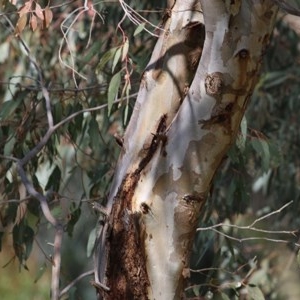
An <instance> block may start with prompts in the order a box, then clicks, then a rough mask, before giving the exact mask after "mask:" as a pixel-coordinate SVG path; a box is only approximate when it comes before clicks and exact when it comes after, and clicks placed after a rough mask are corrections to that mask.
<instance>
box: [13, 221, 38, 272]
mask: <svg viewBox="0 0 300 300" xmlns="http://www.w3.org/2000/svg"><path fill="white" fill-rule="evenodd" d="M33 240H34V231H33V230H32V228H31V227H29V226H27V225H26V224H25V223H24V222H21V223H20V224H16V225H15V226H14V228H13V247H14V250H15V254H16V256H17V257H18V259H19V262H20V264H21V265H23V266H24V267H25V268H26V265H25V261H26V260H27V259H28V257H29V255H30V253H31V250H32V245H33Z"/></svg>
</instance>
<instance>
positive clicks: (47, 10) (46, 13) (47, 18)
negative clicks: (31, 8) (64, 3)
mask: <svg viewBox="0 0 300 300" xmlns="http://www.w3.org/2000/svg"><path fill="white" fill-rule="evenodd" d="M52 19H53V13H52V10H51V9H50V7H49V6H46V7H45V9H44V25H45V28H48V27H49V25H50V23H51V22H52Z"/></svg>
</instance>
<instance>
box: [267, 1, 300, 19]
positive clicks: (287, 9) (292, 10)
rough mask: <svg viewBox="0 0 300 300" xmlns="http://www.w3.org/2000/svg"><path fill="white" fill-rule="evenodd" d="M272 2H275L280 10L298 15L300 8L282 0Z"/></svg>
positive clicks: (299, 14)
mask: <svg viewBox="0 0 300 300" xmlns="http://www.w3.org/2000/svg"><path fill="white" fill-rule="evenodd" d="M273 2H274V3H276V4H277V5H278V6H279V7H280V8H281V9H282V10H284V11H285V12H287V13H289V14H291V15H294V16H300V9H299V8H296V7H294V6H292V5H290V4H288V3H286V1H283V0H273Z"/></svg>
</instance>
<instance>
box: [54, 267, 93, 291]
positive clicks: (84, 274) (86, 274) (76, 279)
mask: <svg viewBox="0 0 300 300" xmlns="http://www.w3.org/2000/svg"><path fill="white" fill-rule="evenodd" d="M93 274H94V270H90V271H87V272H85V273H82V274H80V275H79V276H78V277H76V278H75V279H74V280H73V281H71V282H70V283H69V284H68V285H67V286H66V287H65V288H63V289H62V290H61V292H60V293H59V297H62V296H63V295H65V294H66V293H67V292H68V291H69V290H70V289H71V288H72V287H73V286H74V285H75V284H76V283H77V282H78V281H80V280H81V279H82V278H84V277H87V276H90V275H93Z"/></svg>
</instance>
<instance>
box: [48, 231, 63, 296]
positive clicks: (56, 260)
mask: <svg viewBox="0 0 300 300" xmlns="http://www.w3.org/2000/svg"><path fill="white" fill-rule="evenodd" d="M62 238H63V226H62V225H59V226H56V228H55V238H54V255H53V263H52V277H51V300H58V299H59V278H60V265H61V244H62Z"/></svg>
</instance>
